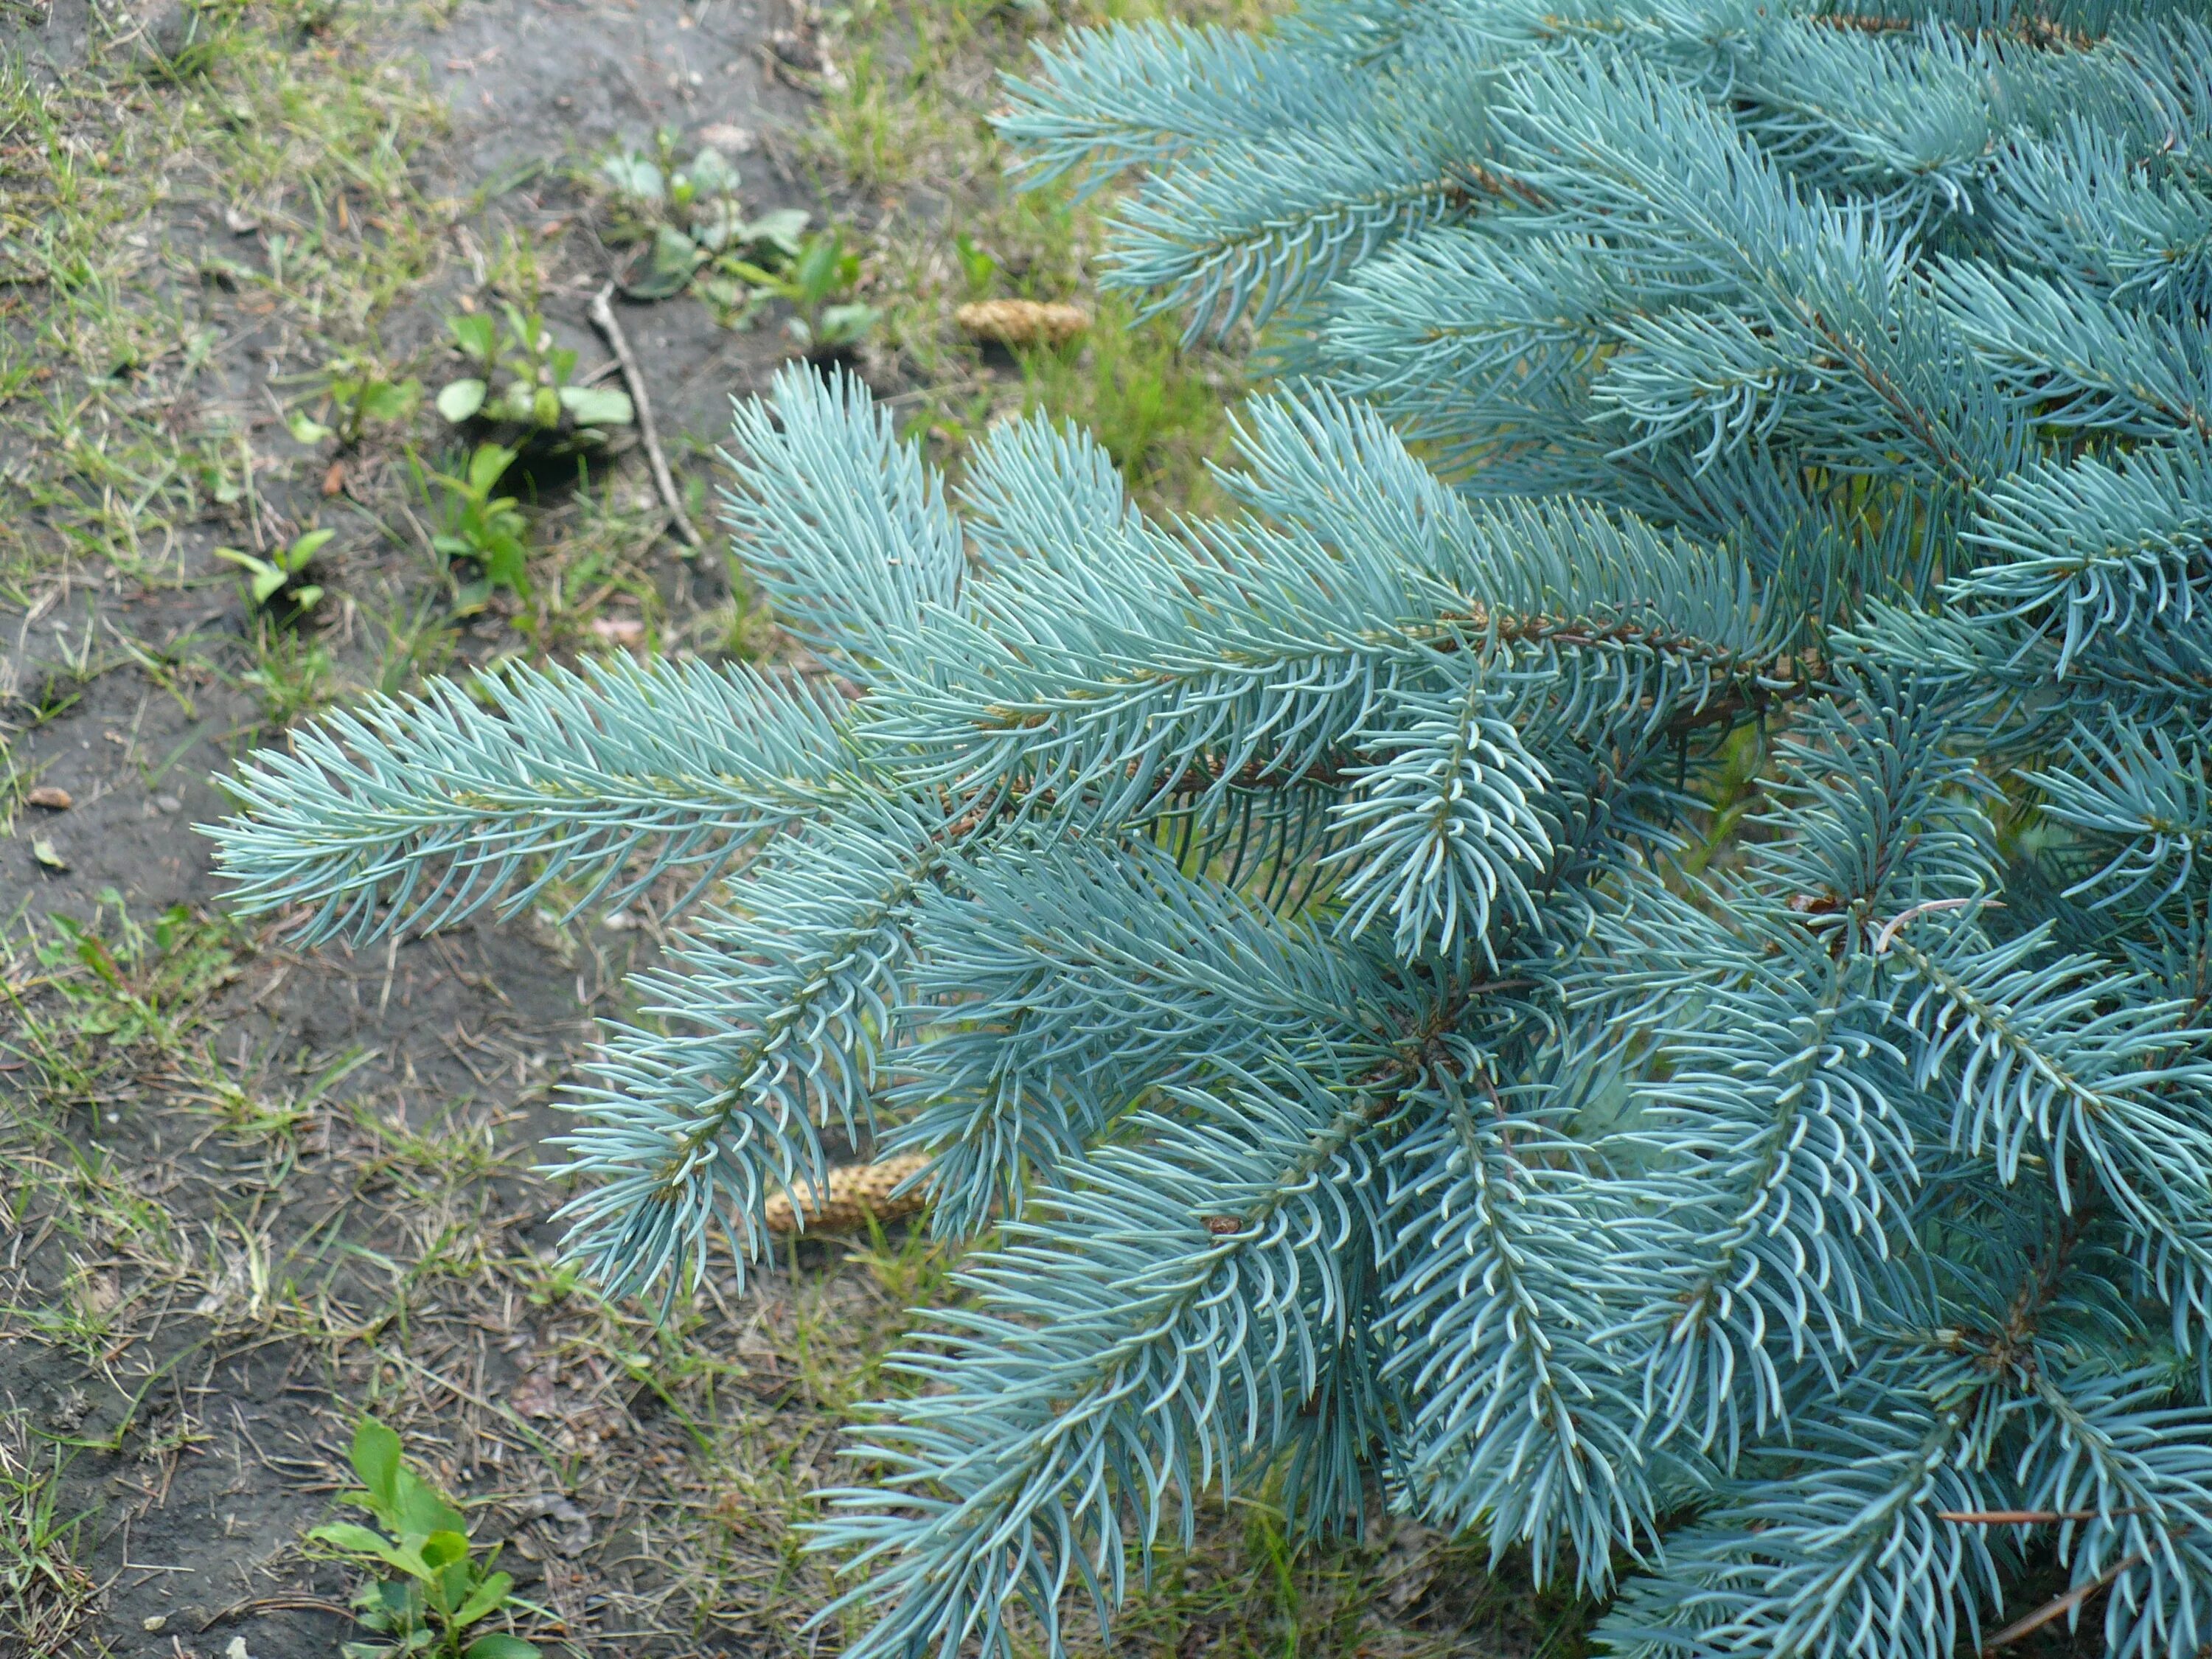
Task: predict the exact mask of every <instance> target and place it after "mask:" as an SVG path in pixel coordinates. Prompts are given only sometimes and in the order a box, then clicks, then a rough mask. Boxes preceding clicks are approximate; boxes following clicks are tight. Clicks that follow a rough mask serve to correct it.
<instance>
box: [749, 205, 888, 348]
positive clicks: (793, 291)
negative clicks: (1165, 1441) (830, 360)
mask: <svg viewBox="0 0 2212 1659" xmlns="http://www.w3.org/2000/svg"><path fill="white" fill-rule="evenodd" d="M726 264H728V267H729V270H730V271H731V273H732V275H733V276H738V277H739V278H742V279H743V280H744V281H745V282H747V283H751V284H752V285H753V286H754V288H755V289H757V292H758V293H760V294H764V295H769V297H771V298H774V299H778V300H784V301H789V302H790V305H791V307H792V309H793V313H795V314H794V315H793V316H792V317H790V318H789V319H787V320H786V321H785V323H784V328H785V330H786V331H787V332H788V333H789V334H790V336H791V337H792V339H793V341H794V342H795V343H797V345H798V347H799V349H800V350H801V351H805V352H809V353H811V352H817V351H834V350H836V349H840V348H842V347H845V346H850V345H853V344H855V343H858V342H859V341H860V338H861V337H863V336H864V335H866V333H867V331H869V330H870V329H872V328H873V327H874V326H875V325H876V324H877V322H878V320H879V319H880V316H881V313H878V311H877V309H876V308H875V307H873V306H871V305H865V304H862V303H861V302H860V301H856V300H851V299H847V300H843V301H839V300H838V299H837V296H838V295H849V294H850V293H851V292H852V290H853V286H854V283H857V282H859V281H860V254H859V253H858V252H855V251H854V250H852V249H850V248H848V247H847V246H845V233H844V232H843V231H842V230H839V229H836V228H831V229H829V230H826V231H821V232H817V234H814V235H812V236H810V237H808V238H807V239H806V241H805V245H804V246H801V247H800V248H799V254H798V257H797V258H794V259H793V260H792V261H791V262H790V264H788V265H787V266H786V267H785V268H784V269H783V270H767V269H765V268H764V267H763V266H760V265H757V264H751V263H750V262H749V261H746V260H743V259H732V260H729V261H727V262H726ZM833 302H834V303H833Z"/></svg>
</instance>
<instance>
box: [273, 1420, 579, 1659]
mask: <svg viewBox="0 0 2212 1659" xmlns="http://www.w3.org/2000/svg"><path fill="white" fill-rule="evenodd" d="M352 1462H353V1469H354V1473H355V1474H356V1475H357V1476H359V1477H360V1480H361V1489H360V1490H359V1491H357V1492H342V1493H340V1494H339V1497H338V1501H339V1502H340V1503H342V1504H352V1505H354V1506H355V1507H356V1508H358V1509H364V1510H368V1512H369V1514H370V1515H371V1516H374V1518H375V1520H376V1522H377V1526H378V1527H380V1528H382V1530H381V1531H378V1530H376V1529H374V1528H368V1527H364V1526H361V1525H358V1524H356V1522H350V1521H335V1522H331V1523H330V1524H329V1525H327V1526H321V1527H317V1528H315V1529H314V1530H313V1532H311V1533H309V1534H307V1537H308V1539H309V1540H310V1541H312V1542H314V1543H318V1544H321V1545H324V1546H325V1547H328V1548H329V1549H331V1551H333V1552H334V1553H337V1555H338V1556H339V1557H340V1558H342V1559H345V1560H348V1561H350V1562H352V1563H353V1564H354V1565H356V1566H359V1567H362V1568H364V1569H366V1570H367V1571H369V1572H371V1573H373V1574H382V1573H391V1574H395V1575H397V1576H396V1577H381V1576H379V1577H372V1578H371V1579H370V1580H369V1582H368V1583H366V1584H364V1585H363V1586H362V1589H361V1591H360V1593H359V1594H358V1595H356V1596H355V1597H354V1603H353V1605H354V1608H355V1614H354V1616H355V1618H356V1620H358V1621H359V1622H360V1623H362V1625H364V1626H368V1628H369V1629H370V1630H373V1631H375V1632H379V1634H380V1636H381V1637H382V1638H384V1639H382V1640H380V1641H375V1642H348V1643H346V1644H344V1646H343V1648H342V1649H341V1651H342V1652H343V1654H344V1655H345V1656H346V1659H412V1656H416V1655H422V1656H424V1659H538V1649H537V1648H536V1647H535V1646H534V1645H532V1644H530V1643H528V1642H526V1641H524V1640H523V1639H522V1638H520V1637H519V1636H514V1635H511V1634H509V1633H507V1632H504V1631H487V1632H484V1633H483V1634H482V1635H478V1636H476V1637H473V1638H472V1637H471V1636H470V1635H469V1632H470V1631H471V1630H472V1629H473V1628H475V1627H476V1626H478V1625H481V1624H483V1622H484V1621H485V1620H489V1619H491V1618H493V1617H495V1615H497V1614H500V1613H504V1612H506V1611H507V1608H508V1607H511V1606H513V1605H515V1603H514V1600H513V1589H514V1580H513V1577H511V1576H510V1575H508V1574H507V1573H504V1572H498V1571H494V1570H493V1564H494V1563H495V1561H496V1560H497V1559H499V1547H498V1546H497V1545H494V1546H493V1547H491V1549H490V1550H489V1551H487V1552H484V1553H478V1551H477V1548H476V1547H475V1546H474V1545H473V1544H471V1542H470V1541H469V1535H468V1522H467V1521H466V1519H465V1518H464V1517H463V1516H462V1514H461V1512H460V1511H459V1510H457V1509H455V1508H454V1507H453V1504H451V1503H449V1502H448V1501H447V1499H446V1498H444V1497H443V1496H442V1495H441V1494H440V1493H439V1492H437V1491H436V1490H435V1488H434V1487H432V1486H430V1485H429V1484H428V1482H427V1481H425V1480H422V1477H421V1476H419V1475H417V1474H416V1473H415V1472H414V1471H413V1470H411V1469H410V1468H407V1466H406V1463H405V1462H404V1459H403V1458H402V1457H401V1455H400V1445H399V1437H398V1435H397V1434H395V1433H394V1432H393V1431H392V1430H391V1429H389V1428H387V1427H386V1426H385V1425H383V1424H381V1423H380V1422H378V1421H377V1420H376V1419H374V1418H373V1417H370V1418H364V1419H362V1425H361V1426H360V1428H358V1429H357V1430H356V1431H354V1437H353V1452H352Z"/></svg>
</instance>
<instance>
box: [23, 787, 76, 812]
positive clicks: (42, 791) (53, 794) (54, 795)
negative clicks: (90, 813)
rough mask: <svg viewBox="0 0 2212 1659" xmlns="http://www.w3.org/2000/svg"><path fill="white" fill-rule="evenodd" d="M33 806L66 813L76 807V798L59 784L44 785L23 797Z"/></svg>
mask: <svg viewBox="0 0 2212 1659" xmlns="http://www.w3.org/2000/svg"><path fill="white" fill-rule="evenodd" d="M23 799H25V800H27V801H28V802H29V803H30V804H31V805H33V806H43V807H45V808H46V811H49V812H66V811H69V810H70V807H72V806H74V805H76V797H75V796H74V795H72V794H70V792H69V791H68V790H66V789H64V788H63V787H61V786H60V785H58V784H52V783H42V784H40V786H39V787H37V788H35V789H33V791H31V793H29V794H27V795H26V796H24V797H23Z"/></svg>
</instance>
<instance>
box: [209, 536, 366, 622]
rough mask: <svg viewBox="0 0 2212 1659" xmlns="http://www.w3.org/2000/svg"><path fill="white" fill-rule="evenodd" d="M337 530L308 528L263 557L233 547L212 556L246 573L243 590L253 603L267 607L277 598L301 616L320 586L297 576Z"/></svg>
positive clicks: (320, 593)
mask: <svg viewBox="0 0 2212 1659" xmlns="http://www.w3.org/2000/svg"><path fill="white" fill-rule="evenodd" d="M336 534H337V532H336V531H334V530H310V531H309V532H307V534H306V535H304V536H301V538H299V539H298V540H297V541H295V542H294V543H293V544H291V545H290V546H289V547H280V548H278V549H277V550H276V551H275V552H274V553H272V554H270V556H268V557H266V558H264V557H263V556H260V555H259V554H256V553H248V552H246V551H245V550H243V549H240V548H235V547H218V548H217V549H216V550H215V556H216V557H217V558H218V559H228V560H229V561H230V562H231V563H233V564H234V565H237V566H238V567H239V568H241V569H242V570H244V571H245V572H246V575H247V578H248V580H247V584H246V585H247V589H248V591H249V592H252V595H253V603H254V604H255V605H258V606H259V607H261V608H262V609H263V610H264V611H265V610H270V609H272V608H274V607H275V606H276V603H277V601H278V600H280V599H281V600H283V603H284V605H285V606H286V607H288V608H289V610H290V611H292V612H293V613H294V614H295V615H305V614H306V613H307V612H308V611H313V609H314V608H315V604H316V602H317V601H318V600H319V599H321V598H322V597H323V589H322V585H321V584H320V583H319V582H303V581H301V580H300V578H301V577H302V576H304V575H305V574H307V567H308V566H309V565H311V564H313V562H315V555H316V554H318V553H319V552H321V551H322V550H323V549H324V547H325V545H327V544H328V543H329V542H330V539H331V537H333V536H335V535H336Z"/></svg>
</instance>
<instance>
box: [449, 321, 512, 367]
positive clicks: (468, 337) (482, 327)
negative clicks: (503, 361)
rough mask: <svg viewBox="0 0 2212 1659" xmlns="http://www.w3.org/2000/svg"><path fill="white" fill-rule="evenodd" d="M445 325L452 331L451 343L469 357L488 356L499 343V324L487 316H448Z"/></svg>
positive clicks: (479, 357) (480, 357) (481, 357)
mask: <svg viewBox="0 0 2212 1659" xmlns="http://www.w3.org/2000/svg"><path fill="white" fill-rule="evenodd" d="M446 326H447V328H449V329H451V330H452V331H453V343H454V344H456V345H458V346H459V347H460V349H462V350H463V351H465V352H466V353H467V354H468V355H469V356H471V357H475V358H478V359H483V358H488V357H489V356H491V354H492V349H493V348H494V347H495V346H496V345H497V344H498V343H499V325H497V324H496V323H495V322H493V321H492V319H490V318H489V316H483V315H477V316H467V317H448V318H447V319H446Z"/></svg>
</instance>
